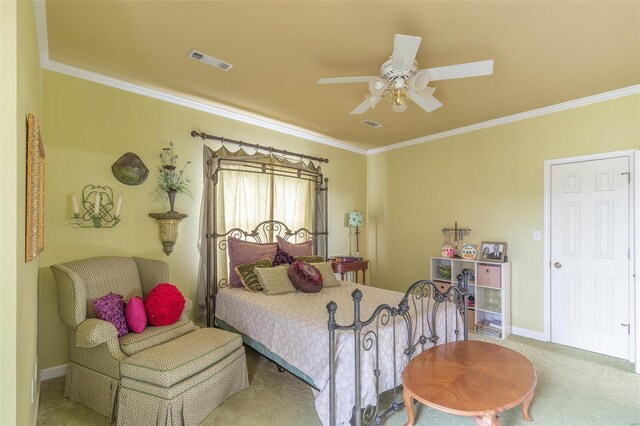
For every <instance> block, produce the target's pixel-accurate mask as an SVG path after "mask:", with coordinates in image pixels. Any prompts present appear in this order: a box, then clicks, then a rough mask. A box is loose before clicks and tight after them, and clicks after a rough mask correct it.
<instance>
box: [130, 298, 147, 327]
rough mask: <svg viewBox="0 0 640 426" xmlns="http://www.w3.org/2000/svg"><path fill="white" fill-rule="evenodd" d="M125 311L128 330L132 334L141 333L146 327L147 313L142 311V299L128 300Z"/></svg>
mask: <svg viewBox="0 0 640 426" xmlns="http://www.w3.org/2000/svg"><path fill="white" fill-rule="evenodd" d="M125 311H126V317H127V325H128V326H129V330H131V331H133V332H134V333H142V332H143V331H144V329H145V328H146V327H147V312H146V311H145V310H144V302H143V301H142V298H141V297H138V296H134V297H132V298H131V299H129V303H127V307H126V308H125Z"/></svg>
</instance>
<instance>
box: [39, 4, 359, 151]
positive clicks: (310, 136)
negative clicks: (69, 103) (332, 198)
mask: <svg viewBox="0 0 640 426" xmlns="http://www.w3.org/2000/svg"><path fill="white" fill-rule="evenodd" d="M34 10H35V20H36V28H37V33H38V44H39V48H40V66H41V67H42V68H44V69H47V70H50V71H54V72H58V73H61V74H66V75H69V76H72V77H77V78H81V79H83V80H89V81H92V82H94V83H98V84H102V85H105V86H109V87H113V88H116V89H120V90H124V91H127V92H131V93H136V94H138V95H142V96H147V97H150V98H153V99H158V100H161V101H165V102H169V103H172V104H176V105H181V106H184V107H187V108H191V109H195V110H198V111H203V112H206V113H209V114H213V115H217V116H220V117H225V118H229V119H231V120H235V121H241V122H243V123H247V124H251V125H254V126H258V127H263V128H266V129H269V130H273V131H276V132H279V133H284V134H287V135H291V136H295V137H298V138H301V139H306V140H309V141H313V142H318V143H321V144H324V145H329V146H332V147H334V148H339V149H344V150H347V151H351V152H355V153H358V154H363V155H366V154H367V151H366V150H364V149H361V148H356V147H354V146H351V145H348V144H347V143H345V142H344V141H341V140H338V139H333V138H330V137H328V136H325V135H322V134H320V133H315V132H313V131H311V130H307V129H304V128H302V127H297V126H294V125H291V124H288V123H284V122H282V121H278V120H274V119H271V118H268V117H264V116H261V115H258V114H253V113H250V112H248V111H243V110H240V109H237V108H232V107H229V106H227V105H223V104H220V103H217V102H213V101H199V100H194V99H189V98H186V97H182V96H176V95H173V94H170V93H166V92H162V91H159V90H156V89H151V88H148V87H144V86H141V85H138V84H133V83H129V82H126V81H123V80H118V79H116V78H112V77H108V76H105V75H102V74H98V73H95V72H92V71H87V70H85V69H82V68H78V67H74V66H72V65H68V64H64V63H62V62H58V61H53V60H51V59H50V58H49V41H48V36H47V11H46V5H45V1H44V0H35V1H34Z"/></svg>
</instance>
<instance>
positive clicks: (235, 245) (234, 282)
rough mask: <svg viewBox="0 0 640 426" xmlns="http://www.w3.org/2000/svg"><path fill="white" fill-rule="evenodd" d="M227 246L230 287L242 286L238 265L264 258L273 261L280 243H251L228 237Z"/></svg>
mask: <svg viewBox="0 0 640 426" xmlns="http://www.w3.org/2000/svg"><path fill="white" fill-rule="evenodd" d="M227 248H228V250H229V287H232V288H241V287H242V281H241V280H240V276H239V275H238V274H237V273H236V272H235V269H236V266H240V265H244V264H246V263H252V262H255V261H256V260H260V259H264V258H269V260H271V261H272V262H273V259H274V258H275V256H276V249H277V248H278V245H277V244H276V243H267V244H258V243H250V242H248V241H244V240H241V239H239V238H234V237H228V238H227Z"/></svg>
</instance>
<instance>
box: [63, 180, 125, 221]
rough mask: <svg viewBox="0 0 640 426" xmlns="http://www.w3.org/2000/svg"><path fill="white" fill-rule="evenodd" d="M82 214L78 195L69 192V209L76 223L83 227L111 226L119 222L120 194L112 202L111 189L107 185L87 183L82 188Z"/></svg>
mask: <svg viewBox="0 0 640 426" xmlns="http://www.w3.org/2000/svg"><path fill="white" fill-rule="evenodd" d="M81 205H82V216H81V215H80V208H79V206H78V197H76V194H71V210H72V212H73V218H74V219H75V221H76V225H78V226H81V227H83V228H113V227H114V226H116V225H117V224H118V223H120V209H121V208H122V196H120V197H118V201H117V202H116V203H114V200H113V190H112V189H111V188H110V187H108V186H100V185H87V186H85V187H84V188H83V189H82V204H81Z"/></svg>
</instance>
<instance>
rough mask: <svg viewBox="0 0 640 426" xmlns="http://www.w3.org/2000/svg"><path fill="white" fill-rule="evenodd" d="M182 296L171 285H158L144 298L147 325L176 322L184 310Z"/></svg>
mask: <svg viewBox="0 0 640 426" xmlns="http://www.w3.org/2000/svg"><path fill="white" fill-rule="evenodd" d="M184 304H185V300H184V296H183V295H182V293H180V290H178V288H177V287H176V286H174V285H172V284H169V283H161V284H158V285H157V286H155V287H154V288H153V290H151V291H150V292H149V294H147V297H145V298H144V307H145V309H146V311H147V319H148V320H149V324H151V325H154V326H156V327H157V326H161V325H171V324H174V323H175V322H176V321H178V318H180V314H182V311H183V310H184Z"/></svg>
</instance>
